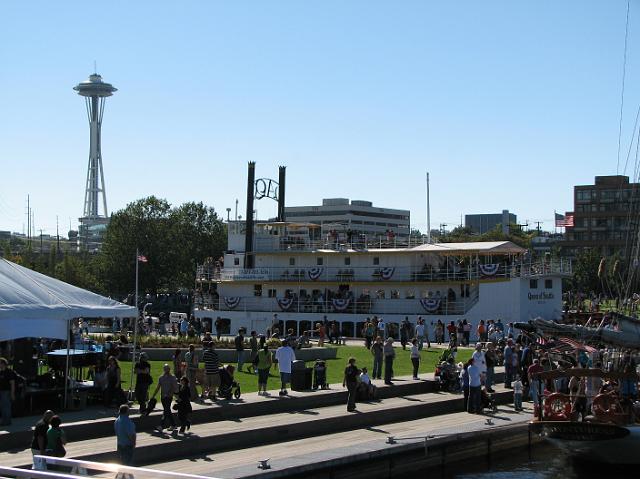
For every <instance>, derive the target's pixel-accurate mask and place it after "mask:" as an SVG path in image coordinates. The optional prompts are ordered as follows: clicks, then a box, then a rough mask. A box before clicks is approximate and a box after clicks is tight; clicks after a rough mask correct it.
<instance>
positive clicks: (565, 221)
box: [556, 213, 573, 228]
mask: <svg viewBox="0 0 640 479" xmlns="http://www.w3.org/2000/svg"><path fill="white" fill-rule="evenodd" d="M567 226H568V227H569V228H573V213H567V214H566V215H561V214H559V213H556V228H566V227H567Z"/></svg>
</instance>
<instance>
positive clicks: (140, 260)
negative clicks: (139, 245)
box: [138, 254, 149, 263]
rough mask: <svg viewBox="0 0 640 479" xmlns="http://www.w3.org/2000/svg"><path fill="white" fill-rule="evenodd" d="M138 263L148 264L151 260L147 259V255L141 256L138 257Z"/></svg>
mask: <svg viewBox="0 0 640 479" xmlns="http://www.w3.org/2000/svg"><path fill="white" fill-rule="evenodd" d="M138 261H139V262H140V263H147V262H148V261H149V260H148V259H147V257H146V256H145V255H142V254H139V255H138Z"/></svg>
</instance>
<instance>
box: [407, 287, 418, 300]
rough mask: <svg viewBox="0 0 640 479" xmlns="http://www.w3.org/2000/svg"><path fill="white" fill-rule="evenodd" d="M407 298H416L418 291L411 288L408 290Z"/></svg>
mask: <svg viewBox="0 0 640 479" xmlns="http://www.w3.org/2000/svg"><path fill="white" fill-rule="evenodd" d="M405 298H407V299H415V298H416V293H415V292H414V291H413V290H412V289H409V290H407V294H406V295H405Z"/></svg>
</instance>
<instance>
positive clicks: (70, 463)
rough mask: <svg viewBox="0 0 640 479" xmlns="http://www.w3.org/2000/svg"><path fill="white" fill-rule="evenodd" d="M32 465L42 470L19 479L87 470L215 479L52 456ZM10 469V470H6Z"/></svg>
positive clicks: (174, 478) (36, 459)
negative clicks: (54, 470) (52, 468)
mask: <svg viewBox="0 0 640 479" xmlns="http://www.w3.org/2000/svg"><path fill="white" fill-rule="evenodd" d="M33 460H34V464H36V465H37V466H38V467H39V468H40V469H44V470H40V469H39V470H36V471H33V470H25V469H20V470H21V471H24V472H27V473H28V474H26V475H21V476H19V477H43V478H53V477H55V478H60V479H67V478H77V477H88V476H89V474H87V470H91V471H100V472H111V473H115V474H125V475H130V477H136V478H138V479H140V478H146V477H148V478H164V479H215V478H212V477H211V476H198V475H194V474H184V473H180V472H169V471H160V470H157V469H147V468H143V467H132V466H122V465H120V464H111V463H104V462H96V461H84V460H79V459H64V458H61V457H52V456H42V455H35V456H33ZM47 465H55V466H66V467H71V470H72V473H71V475H64V474H60V473H57V474H54V475H52V473H51V472H45V471H46V466H47ZM7 469H11V468H7ZM73 471H77V472H76V474H77V475H73ZM2 472H3V469H2V468H0V473H2ZM36 474H45V475H41V476H37V475H36Z"/></svg>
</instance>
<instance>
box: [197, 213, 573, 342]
mask: <svg viewBox="0 0 640 479" xmlns="http://www.w3.org/2000/svg"><path fill="white" fill-rule="evenodd" d="M253 229H254V234H253V235H252V241H251V244H252V251H250V252H247V251H246V249H247V248H246V242H245V239H246V238H245V234H246V231H245V223H244V222H230V224H229V229H228V236H229V242H228V244H229V251H227V252H226V253H225V255H224V257H223V258H221V259H220V260H219V261H217V262H210V263H207V264H204V265H201V266H199V267H198V272H197V278H196V298H195V302H196V309H195V311H194V314H195V315H196V316H197V317H200V318H203V319H209V320H211V321H215V320H216V319H217V318H220V320H221V321H220V322H221V323H223V324H224V325H225V326H226V327H227V328H228V329H229V332H235V331H236V330H237V329H238V328H240V327H244V328H246V329H248V330H256V331H258V332H265V331H266V330H267V329H269V328H271V326H272V321H273V318H274V314H277V315H278V321H279V322H280V323H281V329H280V330H281V331H282V330H283V329H282V328H286V329H287V330H288V329H289V328H292V329H294V331H295V332H296V333H298V334H302V332H303V331H307V330H310V329H313V326H314V325H315V324H316V322H318V321H321V320H323V319H324V318H325V316H326V319H327V320H328V321H332V320H336V321H337V322H339V323H340V331H341V334H342V335H343V336H348V337H353V336H360V334H361V328H362V326H363V325H364V323H365V321H366V319H367V318H368V317H373V316H377V317H384V319H385V322H386V324H387V325H388V328H389V333H390V334H392V335H393V332H394V329H396V328H398V325H399V323H400V322H401V321H402V320H403V319H404V318H405V317H409V320H410V321H411V322H413V323H415V322H416V319H417V318H418V317H419V316H422V317H423V318H424V319H425V320H426V321H427V324H430V323H433V324H435V323H436V321H437V320H441V321H442V322H444V323H445V324H447V323H449V322H450V321H457V320H459V319H466V320H467V321H468V322H471V324H472V326H473V327H474V328H475V326H476V325H477V323H478V322H479V321H480V320H481V319H484V320H487V319H496V318H500V319H502V321H503V322H511V321H522V320H525V321H526V320H529V319H533V318H536V317H542V318H545V319H559V318H560V317H561V310H562V284H561V283H562V281H561V280H562V278H563V277H566V276H568V275H570V274H571V264H570V263H569V262H568V261H563V260H552V259H551V258H545V259H542V260H540V261H537V262H536V261H532V260H531V259H530V257H529V255H528V254H527V251H526V250H525V249H523V248H521V247H520V246H518V245H516V244H514V243H512V242H509V241H495V242H471V243H436V244H425V243H423V242H422V241H415V238H414V237H394V236H393V235H388V236H387V237H385V238H382V239H380V238H377V239H376V241H375V242H374V241H368V240H367V237H366V236H364V235H359V234H349V232H336V230H329V229H326V228H322V227H320V226H319V225H316V224H311V223H292V222H259V223H255V224H254V228H253ZM248 255H251V260H250V261H248ZM247 264H249V265H250V266H251V267H246V266H247ZM225 329H226V328H225ZM430 331H432V329H430ZM431 334H433V333H432V332H431Z"/></svg>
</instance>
